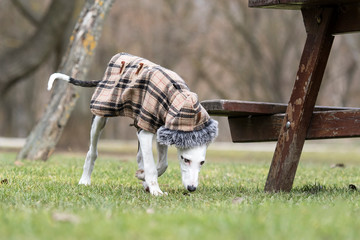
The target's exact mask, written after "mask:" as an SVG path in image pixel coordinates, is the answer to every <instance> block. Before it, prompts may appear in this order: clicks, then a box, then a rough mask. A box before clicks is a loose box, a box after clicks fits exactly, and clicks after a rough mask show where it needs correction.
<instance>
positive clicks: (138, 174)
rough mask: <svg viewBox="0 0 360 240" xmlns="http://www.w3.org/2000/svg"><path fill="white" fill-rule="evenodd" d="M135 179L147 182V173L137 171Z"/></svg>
mask: <svg viewBox="0 0 360 240" xmlns="http://www.w3.org/2000/svg"><path fill="white" fill-rule="evenodd" d="M135 177H137V178H138V179H140V180H142V181H145V172H144V170H142V169H139V170H137V171H136V173H135Z"/></svg>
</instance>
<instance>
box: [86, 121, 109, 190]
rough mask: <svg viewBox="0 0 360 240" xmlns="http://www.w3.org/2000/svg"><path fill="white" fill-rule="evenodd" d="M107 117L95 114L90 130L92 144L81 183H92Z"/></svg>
mask: <svg viewBox="0 0 360 240" xmlns="http://www.w3.org/2000/svg"><path fill="white" fill-rule="evenodd" d="M106 121H107V118H105V117H99V116H95V117H94V118H93V121H92V124H91V131H90V146H89V151H88V153H87V155H86V159H85V164H84V170H83V174H82V176H81V179H80V181H79V184H83V185H90V184H91V173H92V171H93V169H94V164H95V160H96V158H97V154H98V152H97V143H98V141H99V138H100V134H101V131H102V130H103V128H104V127H105V124H106Z"/></svg>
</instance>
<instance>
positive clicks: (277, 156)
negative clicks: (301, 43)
mask: <svg viewBox="0 0 360 240" xmlns="http://www.w3.org/2000/svg"><path fill="white" fill-rule="evenodd" d="M333 13H334V10H333V9H332V8H321V9H320V8H311V9H303V10H302V14H303V18H304V23H305V28H306V32H307V39H306V43H305V47H304V50H303V53H302V57H301V60H300V65H299V70H298V73H297V76H296V81H295V85H294V88H293V91H292V94H291V97H290V101H289V104H288V107H287V110H286V114H285V117H284V121H283V123H282V127H281V131H280V135H279V138H278V142H277V146H276V149H275V153H274V156H273V160H272V163H271V167H270V170H269V174H268V178H267V181H266V185H265V191H267V192H278V191H290V190H291V188H292V185H293V182H294V177H295V173H296V169H297V166H298V163H299V160H300V155H301V152H302V148H303V146H304V141H305V137H306V133H307V130H308V127H309V125H310V121H311V116H312V112H313V109H314V106H315V102H316V99H317V95H318V92H319V89H320V85H321V80H322V77H323V74H324V70H325V67H326V63H327V60H328V56H329V54H330V50H331V46H332V43H333V39H334V37H333V36H332V35H331V32H330V27H331V23H332V21H333V19H334V16H335V14H333Z"/></svg>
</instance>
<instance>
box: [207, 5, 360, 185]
mask: <svg viewBox="0 0 360 240" xmlns="http://www.w3.org/2000/svg"><path fill="white" fill-rule="evenodd" d="M249 7H257V8H277V9H294V10H301V13H302V16H303V20H304V25H305V29H306V34H307V37H306V42H305V46H304V50H303V53H302V56H301V59H300V63H299V68H298V71H297V74H296V77H295V81H294V87H293V90H292V93H291V97H290V100H289V102H288V104H286V105H283V104H271V103H251V102H240V101H227V100H215V101H210V102H209V101H205V102H203V104H204V106H205V108H207V109H208V110H209V112H210V113H211V114H215V115H224V116H228V117H229V124H230V129H231V133H232V138H233V140H234V141H235V142H242V141H269V140H276V139H277V145H276V149H275V152H274V156H273V159H272V162H271V166H270V170H269V174H268V177H267V180H266V184H265V191H268V192H277V191H290V190H291V188H292V185H293V182H294V178H295V173H296V169H297V166H298V163H299V160H300V155H301V152H302V148H303V146H304V142H305V139H318V138H333V137H355V136H359V129H360V119H359V117H360V111H359V109H348V108H327V107H315V102H316V99H317V96H318V93H319V89H320V86H321V82H322V78H323V75H324V71H325V68H326V64H327V60H328V57H329V54H330V51H331V47H332V43H333V40H334V35H335V34H343V33H348V32H354V31H360V2H359V0H249ZM254 27H255V26H254ZM284 34H286V32H284Z"/></svg>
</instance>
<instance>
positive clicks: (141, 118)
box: [90, 53, 218, 148]
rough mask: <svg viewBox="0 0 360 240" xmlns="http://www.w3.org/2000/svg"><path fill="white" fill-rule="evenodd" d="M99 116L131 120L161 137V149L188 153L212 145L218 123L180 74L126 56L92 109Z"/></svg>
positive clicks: (108, 75)
mask: <svg viewBox="0 0 360 240" xmlns="http://www.w3.org/2000/svg"><path fill="white" fill-rule="evenodd" d="M90 109H91V112H92V113H93V114H95V115H98V116H104V117H115V116H127V117H130V118H132V119H134V125H135V126H136V127H137V128H138V129H143V130H146V131H149V132H151V133H157V138H158V141H159V142H160V143H161V144H166V145H172V144H175V145H176V146H177V147H181V148H188V147H193V146H198V145H202V144H208V143H210V142H211V141H212V140H213V139H214V138H215V137H216V136H217V131H218V130H217V122H216V121H215V120H213V119H211V118H210V116H209V114H208V113H207V112H206V110H205V109H204V108H203V107H202V106H201V104H200V103H199V100H198V98H197V95H196V94H195V93H193V92H191V91H190V90H189V88H188V86H187V85H186V83H185V82H184V80H183V79H182V78H181V77H180V76H179V75H178V74H176V73H175V72H173V71H171V70H169V69H166V68H164V67H161V66H159V65H157V64H155V63H152V62H150V61H149V60H146V59H144V58H140V57H136V56H133V55H130V54H127V53H119V54H116V55H115V56H113V57H112V58H111V60H110V62H109V64H108V67H107V69H106V71H105V74H104V77H103V79H102V81H100V82H99V83H98V85H97V87H96V89H95V92H94V94H93V96H92V99H91V103H90Z"/></svg>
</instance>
